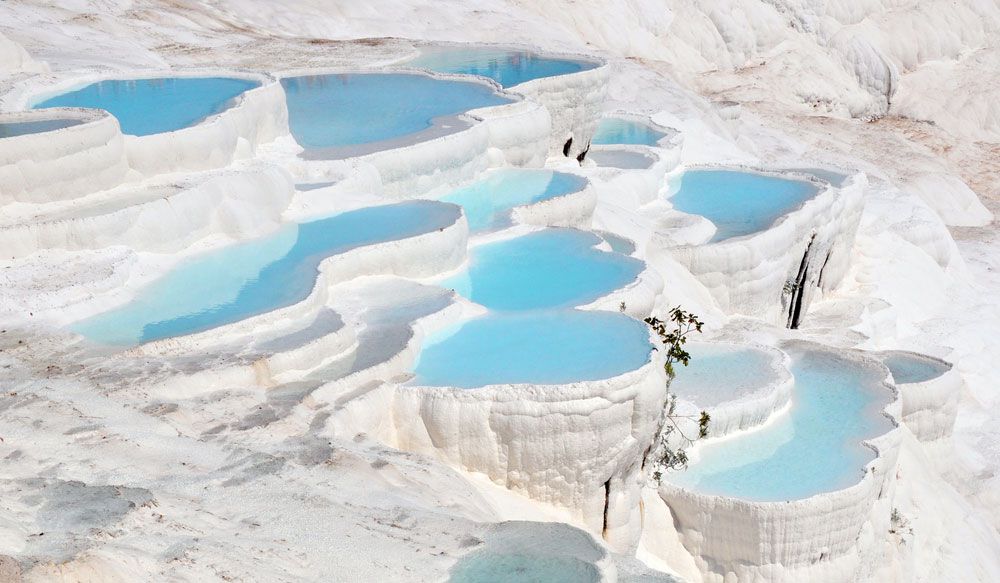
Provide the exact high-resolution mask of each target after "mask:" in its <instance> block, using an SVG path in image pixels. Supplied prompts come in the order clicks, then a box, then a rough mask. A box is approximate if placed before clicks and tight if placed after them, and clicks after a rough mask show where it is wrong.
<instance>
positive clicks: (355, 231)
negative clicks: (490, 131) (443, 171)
mask: <svg viewBox="0 0 1000 583" xmlns="http://www.w3.org/2000/svg"><path fill="white" fill-rule="evenodd" d="M458 217H459V209H458V207H456V206H454V205H449V204H443V203H438V202H431V201H415V202H405V203H399V204H392V205H386V206H377V207H368V208H363V209H359V210H355V211H349V212H345V213H341V214H337V215H333V216H330V217H327V218H323V219H319V220H316V221H312V222H308V223H302V224H288V225H286V226H284V227H283V228H281V229H280V230H278V231H277V232H276V233H274V234H272V235H268V236H266V237H262V238H260V239H254V240H251V241H247V242H242V243H237V244H234V245H230V246H228V247H224V248H222V249H218V250H215V251H210V252H208V253H205V254H203V255H200V256H197V257H194V258H192V259H189V260H186V261H184V262H182V263H181V264H180V265H178V266H177V267H175V268H174V269H173V270H171V271H170V272H168V273H166V274H165V275H164V276H163V277H161V278H160V279H158V280H156V281H154V282H153V283H151V284H150V285H149V286H147V287H146V288H144V289H142V290H140V291H139V294H138V295H137V296H136V297H135V299H134V300H132V301H131V302H130V303H128V304H126V305H124V306H122V307H121V308H118V309H115V310H112V311H109V312H105V313H102V314H98V315H96V316H94V317H91V318H89V319H86V320H83V321H81V322H78V323H77V324H75V325H74V326H73V327H72V329H73V330H74V331H75V332H78V333H80V334H82V335H84V336H87V337H89V338H91V339H92V340H95V341H97V342H100V343H103V344H110V345H125V346H128V345H135V344H141V343H144V342H150V341H152V340H159V339H162V338H169V337H173V336H181V335H185V334H192V333H195V332H202V331H205V330H209V329H212V328H215V327H218V326H222V325H224V324H231V323H233V322H237V321H239V320H243V319H245V318H249V317H251V316H255V315H258V314H262V313H264V312H269V311H272V310H276V309H279V308H283V307H286V306H290V305H292V304H295V303H297V302H300V301H302V300H304V299H306V297H308V296H309V294H310V293H311V292H312V289H313V286H314V285H315V282H316V277H317V275H318V271H317V268H318V266H319V264H320V262H321V261H322V260H323V259H325V258H327V257H329V256H331V255H336V254H338V253H344V252H346V251H350V250H351V249H355V248H357V247H362V246H365V245H371V244H374V243H379V242H383V241H393V240H398V239H405V238H408V237H413V236H416V235H418V234H421V233H425V232H431V231H436V230H438V229H441V228H444V227H447V226H449V225H451V224H453V223H454V222H455V221H456V220H457V219H458Z"/></svg>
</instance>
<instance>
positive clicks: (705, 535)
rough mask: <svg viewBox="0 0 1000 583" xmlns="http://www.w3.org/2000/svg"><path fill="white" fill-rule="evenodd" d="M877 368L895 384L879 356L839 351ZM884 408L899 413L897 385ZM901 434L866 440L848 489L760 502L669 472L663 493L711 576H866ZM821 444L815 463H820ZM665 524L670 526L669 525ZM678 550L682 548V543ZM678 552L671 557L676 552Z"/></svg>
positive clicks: (884, 518) (881, 529)
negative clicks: (703, 487) (864, 460)
mask: <svg viewBox="0 0 1000 583" xmlns="http://www.w3.org/2000/svg"><path fill="white" fill-rule="evenodd" d="M837 355H838V357H840V358H845V359H850V360H851V361H852V362H853V363H854V364H855V365H856V366H858V367H865V368H871V369H872V370H873V371H875V373H877V374H880V375H882V377H883V378H884V379H885V380H884V381H883V384H884V385H885V387H886V388H887V389H891V388H892V387H893V385H892V384H891V382H890V381H891V376H890V375H889V372H888V370H887V369H886V368H885V366H884V365H883V364H882V363H881V361H880V360H878V359H877V358H874V357H872V356H869V355H866V354H864V353H862V352H851V351H838V352H837ZM893 392H894V394H895V399H894V400H893V401H892V402H891V403H890V404H888V405H887V406H886V407H885V409H884V411H885V413H886V414H887V415H888V416H889V418H890V419H892V420H893V421H895V420H896V419H898V418H899V412H900V399H899V393H898V392H897V391H893ZM900 440H901V434H900V429H899V426H898V425H895V426H894V427H893V428H892V429H890V430H889V431H888V432H887V433H884V434H882V435H880V436H878V437H876V438H873V439H869V440H867V441H865V443H866V444H867V445H868V446H869V447H871V448H872V449H873V450H874V451H875V452H876V457H875V459H874V460H872V461H871V462H869V463H868V464H866V466H865V469H864V473H863V475H862V476H861V478H860V480H859V482H858V483H857V484H855V485H853V486H850V487H848V488H845V489H842V490H836V491H832V492H825V493H821V494H815V495H813V496H810V497H808V498H804V499H796V500H788V501H782V502H757V501H750V500H741V499H736V498H731V497H727V496H717V495H710V494H702V493H699V492H695V491H691V490H688V489H686V488H682V487H680V486H677V485H674V484H670V483H668V482H667V481H666V480H664V481H663V482H662V483H661V484H660V486H659V489H658V492H659V496H660V497H661V498H662V500H663V501H664V502H666V504H667V506H668V507H669V514H670V516H671V517H672V520H666V521H662V520H661V521H660V522H662V523H663V524H664V525H670V524H672V525H673V529H674V530H675V532H673V533H670V534H669V536H668V537H667V538H671V537H676V539H677V540H678V541H679V542H680V544H681V545H682V547H683V549H685V550H686V551H687V552H688V553H690V556H691V558H693V562H694V564H695V566H696V570H697V571H698V572H699V573H700V575H701V579H702V580H703V581H706V582H713V583H715V582H718V583H722V582H725V583H751V582H755V581H771V582H774V583H781V582H787V583H793V582H799V581H837V582H844V583H847V582H851V581H865V580H870V579H871V578H872V576H873V575H874V574H875V573H876V572H877V571H878V570H879V569H880V568H881V567H882V565H881V564H880V560H881V555H880V552H881V547H880V545H881V544H882V542H881V541H882V540H883V538H884V533H885V532H887V531H888V530H889V529H890V522H891V518H890V515H891V503H890V500H891V493H892V490H893V488H894V484H895V472H894V468H895V466H896V460H897V457H898V455H899V447H900ZM821 456H822V453H821V452H817V459H816V460H815V463H817V464H821V463H823V462H822V459H821ZM667 528H670V527H669V526H667ZM678 550H680V549H678ZM676 559H677V557H674V558H673V560H676Z"/></svg>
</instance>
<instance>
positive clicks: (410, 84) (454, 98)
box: [281, 73, 511, 154]
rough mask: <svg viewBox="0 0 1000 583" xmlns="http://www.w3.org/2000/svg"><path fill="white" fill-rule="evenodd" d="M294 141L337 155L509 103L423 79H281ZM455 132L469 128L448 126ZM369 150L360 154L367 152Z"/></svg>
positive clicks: (483, 88) (486, 90)
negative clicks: (458, 115)
mask: <svg viewBox="0 0 1000 583" xmlns="http://www.w3.org/2000/svg"><path fill="white" fill-rule="evenodd" d="M281 85H282V86H283V87H284V88H285V94H286V96H287V100H288V123H289V126H290V128H291V132H292V136H294V137H295V140H296V141H297V142H298V143H299V144H300V145H301V146H302V147H304V148H306V149H307V150H320V151H322V150H328V151H331V152H333V153H335V154H336V153H337V151H338V150H341V151H346V150H349V149H351V148H352V147H354V148H357V147H359V146H363V145H366V144H375V143H380V142H391V141H393V140H399V139H401V138H404V137H407V136H413V135H414V134H417V133H419V132H422V131H424V130H428V129H429V128H432V127H434V126H435V124H437V126H438V127H437V129H438V130H440V131H444V132H445V133H447V131H448V130H447V128H445V127H443V126H442V124H443V125H448V123H449V122H442V121H441V118H446V117H449V116H455V115H457V114H460V113H464V112H466V111H469V110H470V109H476V108H478V107H486V106H491V105H500V104H503V103H509V102H510V101H511V98H509V97H505V96H503V95H500V94H498V93H496V91H494V89H493V88H492V87H490V86H488V85H486V84H483V83H477V82H473V81H451V80H441V79H434V78H432V77H429V76H427V75H421V74H401V73H345V74H331V75H309V76H305V77H289V78H286V79H282V80H281ZM450 124H451V125H453V126H454V127H455V128H461V127H465V126H464V125H462V124H456V123H454V122H450ZM366 151H370V150H368V149H361V150H358V151H357V152H356V153H364V152H366Z"/></svg>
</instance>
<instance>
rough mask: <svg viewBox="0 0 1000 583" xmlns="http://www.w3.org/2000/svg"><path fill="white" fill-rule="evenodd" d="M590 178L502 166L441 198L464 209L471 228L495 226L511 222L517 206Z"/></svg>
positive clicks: (575, 188)
mask: <svg viewBox="0 0 1000 583" xmlns="http://www.w3.org/2000/svg"><path fill="white" fill-rule="evenodd" d="M586 185H587V180H586V179H585V178H583V177H581V176H577V175H575V174H566V173H565V172H554V171H552V170H525V169H517V168H510V169H502V170H496V171H493V172H490V173H489V174H488V175H487V176H486V178H484V179H482V180H480V181H478V182H475V183H473V184H471V185H469V186H466V187H464V188H460V189H458V190H456V191H454V192H452V193H450V194H448V195H447V196H444V197H443V198H442V199H441V200H442V201H444V202H450V203H454V204H457V205H460V206H461V207H462V208H463V209H465V216H466V218H467V219H468V220H469V229H470V230H471V231H472V232H482V231H490V230H495V229H498V228H500V227H505V226H507V225H509V224H510V211H511V209H513V208H514V207H517V206H521V205H526V204H530V203H534V202H539V201H542V200H548V199H550V198H556V197H558V196H562V195H565V194H569V193H571V192H576V191H578V190H582V189H583V188H584V187H585V186H586Z"/></svg>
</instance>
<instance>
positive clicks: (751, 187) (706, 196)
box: [670, 170, 819, 242]
mask: <svg viewBox="0 0 1000 583" xmlns="http://www.w3.org/2000/svg"><path fill="white" fill-rule="evenodd" d="M818 193H819V189H818V188H817V187H816V185H814V184H812V183H810V182H806V181H803V180H794V179H788V178H779V177H776V176H767V175H764V174H757V173H756V172H743V171H739V170H688V171H687V172H685V173H684V175H683V176H682V177H681V186H680V190H678V192H677V194H675V195H674V196H673V197H671V198H670V202H671V204H673V205H674V208H676V209H677V210H679V211H682V212H685V213H689V214H692V215H701V216H703V217H705V218H706V219H708V220H710V221H712V223H713V224H714V225H715V227H716V229H717V230H716V232H715V236H713V237H712V241H713V242H714V241H723V240H725V239H730V238H732V237H740V236H743V235H750V234H752V233H757V232H759V231H763V230H766V229H767V228H769V227H770V226H771V225H772V224H774V222H775V221H777V220H778V219H779V218H780V217H782V216H783V215H786V214H788V213H789V212H791V211H793V210H795V209H796V208H797V207H798V206H800V205H801V204H802V203H804V202H806V201H807V200H809V199H811V198H813V197H814V196H816V194H818Z"/></svg>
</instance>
